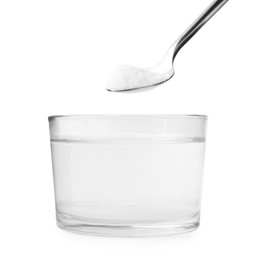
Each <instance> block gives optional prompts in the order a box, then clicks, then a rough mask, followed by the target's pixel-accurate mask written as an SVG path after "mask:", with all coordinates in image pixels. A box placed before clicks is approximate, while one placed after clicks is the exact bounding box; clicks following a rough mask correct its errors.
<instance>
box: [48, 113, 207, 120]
mask: <svg viewBox="0 0 260 260" xmlns="http://www.w3.org/2000/svg"><path fill="white" fill-rule="evenodd" d="M59 118H61V119H62V118H65V119H66V118H69V119H76V118H86V119H87V118H89V119H91V118H156V119H159V118H201V119H204V120H207V119H208V116H207V115H199V114H82V115H81V114H78V115H76V114H75V115H52V116H49V117H48V120H49V121H52V120H54V119H59Z"/></svg>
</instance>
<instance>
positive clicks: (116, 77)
mask: <svg viewBox="0 0 260 260" xmlns="http://www.w3.org/2000/svg"><path fill="white" fill-rule="evenodd" d="M164 80H165V78H164V77H163V75H161V74H159V73H155V72H152V71H149V70H147V69H142V68H137V67H134V66H130V65H120V66H119V67H118V68H117V69H116V70H115V72H114V74H112V77H111V78H110V80H109V81H108V84H107V89H108V90H112V91H120V90H130V89H139V88H140V89H141V88H143V87H147V86H151V85H156V84H158V83H160V82H163V81H164Z"/></svg>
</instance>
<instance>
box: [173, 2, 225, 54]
mask: <svg viewBox="0 0 260 260" xmlns="http://www.w3.org/2000/svg"><path fill="white" fill-rule="evenodd" d="M227 1H228V0H215V1H213V2H212V3H211V4H210V6H209V7H208V8H207V9H206V10H205V11H204V12H203V13H202V14H201V15H200V16H199V17H198V18H197V19H196V20H195V21H194V22H193V23H192V24H191V25H190V27H189V28H188V29H187V30H186V31H185V32H184V33H183V34H182V35H181V36H180V37H179V38H178V39H177V40H176V41H175V43H174V44H173V46H172V47H174V53H173V59H174V57H175V56H176V54H177V53H178V51H179V50H180V49H181V48H182V47H183V46H184V45H185V44H186V43H187V42H188V41H189V40H190V39H191V38H192V37H193V36H194V35H195V34H196V33H197V32H198V31H199V30H200V29H201V28H202V27H203V25H204V24H206V23H207V22H208V21H209V19H210V18H211V17H212V16H213V15H214V14H215V13H217V12H218V10H219V9H220V8H221V7H222V6H223V5H224V4H225V3H226V2H227Z"/></svg>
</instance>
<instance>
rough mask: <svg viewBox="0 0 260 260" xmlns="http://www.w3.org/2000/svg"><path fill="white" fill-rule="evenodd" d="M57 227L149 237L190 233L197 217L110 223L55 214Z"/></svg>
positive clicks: (103, 233) (106, 233) (95, 233)
mask: <svg viewBox="0 0 260 260" xmlns="http://www.w3.org/2000/svg"><path fill="white" fill-rule="evenodd" d="M57 225H58V227H59V228H61V229H64V230H66V231H71V232H75V233H80V234H86V235H96V236H116V237H151V236H167V235H177V234H183V233H187V232H192V231H194V230H196V229H197V228H198V227H199V217H198V216H196V217H194V218H193V219H189V221H185V222H177V223H176V222H174V223H172V222H157V223H153V222H149V223H147V222H145V223H138V222H134V223H120V221H119V222H118V223H112V222H110V221H105V220H103V221H100V220H98V221H96V220H94V219H85V218H77V217H75V216H71V215H68V214H63V213H60V212H57Z"/></svg>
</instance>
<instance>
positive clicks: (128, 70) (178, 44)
mask: <svg viewBox="0 0 260 260" xmlns="http://www.w3.org/2000/svg"><path fill="white" fill-rule="evenodd" d="M227 1H228V0H215V1H213V2H212V3H211V5H210V6H209V7H208V8H207V9H206V10H205V11H204V12H203V13H202V14H201V15H200V16H199V17H198V18H197V19H196V20H195V21H194V22H193V23H192V25H191V26H190V27H189V28H188V29H187V30H186V31H185V32H184V33H183V34H182V35H181V36H180V37H179V38H178V39H177V40H176V41H175V42H174V43H173V44H172V45H171V46H170V48H169V49H168V51H167V52H166V54H165V56H164V58H163V59H162V61H161V62H160V63H158V64H157V65H155V66H153V67H151V68H147V69H143V68H138V67H134V66H130V65H123V66H121V67H119V69H118V70H117V72H116V73H115V75H116V77H117V78H116V79H115V80H112V81H111V83H110V84H109V85H108V87H107V90H108V91H112V92H140V91H146V90H150V89H152V88H155V87H157V86H158V85H160V84H162V83H164V82H166V81H168V80H169V79H171V78H172V76H173V75H174V68H173V62H174V59H175V57H176V55H177V53H178V52H179V50H180V49H181V48H182V47H183V46H184V45H185V44H186V43H187V42H188V41H189V40H190V39H191V38H192V37H193V36H194V35H195V34H196V33H197V32H198V31H199V30H200V29H201V28H202V26H203V25H204V24H206V23H207V22H208V21H209V19H210V18H211V17H212V16H213V15H214V14H215V13H216V12H218V10H219V9H220V8H221V7H222V6H223V5H224V4H225V3H226V2H227Z"/></svg>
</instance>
